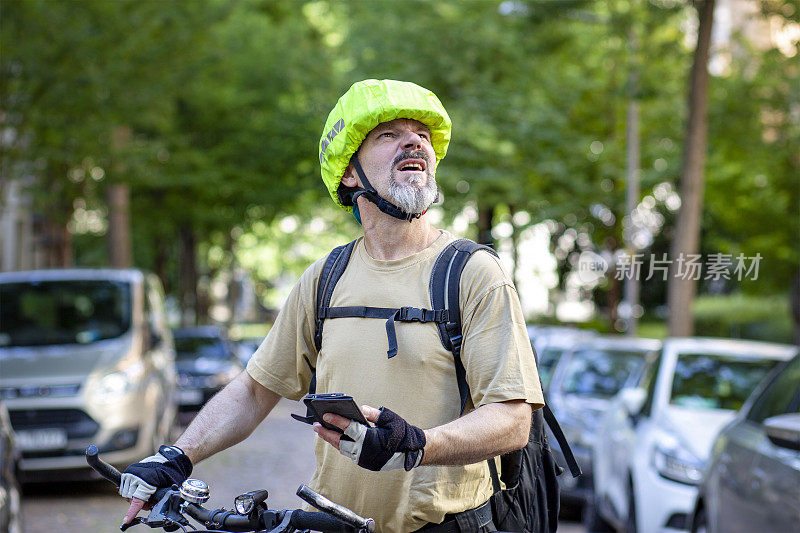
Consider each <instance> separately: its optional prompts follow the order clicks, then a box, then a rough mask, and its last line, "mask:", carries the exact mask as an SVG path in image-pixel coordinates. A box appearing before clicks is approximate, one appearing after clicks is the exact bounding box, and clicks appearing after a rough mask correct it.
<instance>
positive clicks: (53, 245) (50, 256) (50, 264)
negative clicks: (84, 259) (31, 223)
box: [39, 216, 72, 268]
mask: <svg viewBox="0 0 800 533" xmlns="http://www.w3.org/2000/svg"><path fill="white" fill-rule="evenodd" d="M39 234H40V235H41V237H40V238H41V241H40V242H41V243H42V249H43V251H44V254H43V255H44V265H42V266H43V267H44V268H70V267H71V266H72V234H71V233H70V232H69V230H68V229H67V225H66V224H64V223H61V222H58V221H57V220H53V219H51V218H49V217H47V216H45V218H43V220H42V226H41V232H39Z"/></svg>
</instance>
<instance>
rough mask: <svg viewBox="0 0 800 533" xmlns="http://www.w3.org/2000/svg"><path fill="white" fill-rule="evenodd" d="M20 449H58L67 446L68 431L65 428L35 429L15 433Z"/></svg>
mask: <svg viewBox="0 0 800 533" xmlns="http://www.w3.org/2000/svg"><path fill="white" fill-rule="evenodd" d="M15 437H16V441H17V448H19V449H20V451H31V450H58V449H63V448H66V446H67V432H66V431H64V430H63V429H58V428H53V429H34V430H29V431H17V432H16V433H15Z"/></svg>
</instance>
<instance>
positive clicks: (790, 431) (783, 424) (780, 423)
mask: <svg viewBox="0 0 800 533" xmlns="http://www.w3.org/2000/svg"><path fill="white" fill-rule="evenodd" d="M764 431H765V432H766V433H767V438H768V439H769V440H770V441H772V444H774V445H775V446H780V447H781V448H789V449H790V450H800V413H790V414H785V415H778V416H772V417H770V418H767V419H766V420H764Z"/></svg>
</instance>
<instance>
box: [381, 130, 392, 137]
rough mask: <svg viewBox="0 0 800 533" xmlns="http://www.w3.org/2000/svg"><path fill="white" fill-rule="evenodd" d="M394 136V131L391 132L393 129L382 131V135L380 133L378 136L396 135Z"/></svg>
mask: <svg viewBox="0 0 800 533" xmlns="http://www.w3.org/2000/svg"><path fill="white" fill-rule="evenodd" d="M394 136H395V135H394V132H391V131H385V132H383V133H381V134H380V135H378V137H394Z"/></svg>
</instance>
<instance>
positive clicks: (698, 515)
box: [690, 356, 800, 533]
mask: <svg viewBox="0 0 800 533" xmlns="http://www.w3.org/2000/svg"><path fill="white" fill-rule="evenodd" d="M690 524H691V530H692V531H693V532H700V531H707V532H711V533H723V532H724V533H739V532H742V533H743V532H747V533H751V532H753V531H796V530H797V529H798V528H800V356H797V357H795V358H794V359H792V360H791V361H790V362H788V363H786V364H784V365H781V367H780V368H778V369H776V371H775V372H773V373H772V374H770V376H769V377H768V378H767V379H765V380H764V382H763V383H762V385H761V386H759V388H758V389H757V390H756V392H755V393H753V395H752V396H751V398H750V399H749V400H748V401H747V403H746V404H745V406H744V407H743V408H742V410H741V411H740V412H739V414H738V415H737V416H736V418H735V419H734V420H733V422H731V423H730V424H728V425H727V426H726V427H725V429H723V430H722V431H721V432H720V435H719V436H718V437H717V440H716V441H715V442H714V446H713V451H712V455H711V460H710V461H709V467H708V470H707V471H706V473H705V475H704V479H703V482H702V483H701V484H700V488H699V494H698V497H697V503H696V504H695V507H694V512H693V514H692V519H691V521H690Z"/></svg>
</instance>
